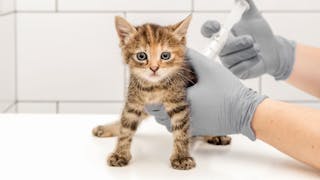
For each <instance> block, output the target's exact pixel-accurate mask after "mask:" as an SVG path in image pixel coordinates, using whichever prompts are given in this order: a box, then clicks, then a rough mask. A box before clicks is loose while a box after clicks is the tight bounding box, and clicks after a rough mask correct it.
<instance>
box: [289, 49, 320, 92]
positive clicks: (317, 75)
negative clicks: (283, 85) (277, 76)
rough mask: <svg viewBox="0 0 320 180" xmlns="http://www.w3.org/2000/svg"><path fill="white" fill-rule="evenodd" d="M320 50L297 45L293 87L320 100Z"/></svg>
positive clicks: (291, 78) (291, 80) (291, 76)
mask: <svg viewBox="0 0 320 180" xmlns="http://www.w3.org/2000/svg"><path fill="white" fill-rule="evenodd" d="M319 68H320V48H315V47H310V46H305V45H302V44H297V47H296V58H295V64H294V66H293V70H292V73H291V75H290V77H289V79H288V80H287V82H288V83H290V84H291V85H293V86H295V87H297V88H299V89H301V90H303V91H305V92H308V93H310V94H312V95H314V96H316V97H319V98H320V70H319Z"/></svg>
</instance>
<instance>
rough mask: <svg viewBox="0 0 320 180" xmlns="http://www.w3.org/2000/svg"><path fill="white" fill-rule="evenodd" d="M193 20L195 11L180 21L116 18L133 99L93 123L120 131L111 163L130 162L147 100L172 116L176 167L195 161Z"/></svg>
mask: <svg viewBox="0 0 320 180" xmlns="http://www.w3.org/2000/svg"><path fill="white" fill-rule="evenodd" d="M190 21H191V15H190V16H188V17H187V18H186V19H184V20H183V21H181V22H179V23H177V24H175V25H169V26H159V25H156V24H149V23H147V24H143V25H141V26H136V27H134V26H132V25H131V24H130V23H129V22H127V21H126V20H125V19H123V18H122V17H119V16H117V17H116V18H115V25H116V29H117V33H118V36H119V38H120V47H121V49H122V55H123V58H124V60H125V63H126V64H128V66H129V69H130V82H129V87H128V94H127V100H126V103H125V107H124V109H123V112H122V115H121V119H120V121H118V122H115V123H113V124H109V125H105V126H98V127H96V128H95V129H93V134H94V135H95V136H98V137H111V136H118V143H117V146H116V149H115V151H114V152H113V153H112V154H111V155H110V156H109V158H108V164H109V165H110V166H125V165H127V164H128V162H129V160H130V159H131V153H130V145H131V141H132V137H133V135H134V133H135V132H136V130H137V127H138V125H139V123H140V122H141V121H142V120H143V119H146V118H147V117H148V114H147V112H146V111H145V110H144V107H145V105H147V104H159V103H160V104H163V105H164V107H165V109H166V111H167V113H168V115H169V116H170V118H171V124H172V134H173V138H174V143H173V152H172V155H171V158H170V161H171V165H172V167H173V168H175V169H184V170H185V169H191V168H193V167H195V165H196V164H195V161H194V159H193V158H192V157H191V156H190V154H189V140H190V135H189V134H188V131H189V126H190V125H189V123H190V122H189V118H190V117H189V116H190V107H189V104H188V102H187V98H186V88H187V87H188V85H190V83H192V82H193V81H195V80H196V76H195V74H194V73H193V71H192V69H191V68H190V66H189V65H188V63H187V61H186V60H185V55H184V54H185V51H186V33H187V30H188V26H189V23H190ZM193 83H194V82H193ZM205 139H206V140H207V142H209V143H212V144H221V145H225V144H229V143H230V141H231V138H230V137H228V136H219V137H206V138H205Z"/></svg>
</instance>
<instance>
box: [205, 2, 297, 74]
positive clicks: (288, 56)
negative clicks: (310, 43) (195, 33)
mask: <svg viewBox="0 0 320 180" xmlns="http://www.w3.org/2000/svg"><path fill="white" fill-rule="evenodd" d="M247 1H248V3H249V4H250V9H249V10H248V11H247V12H245V13H244V15H243V16H242V19H241V21H240V22H239V23H237V24H236V25H235V26H234V27H233V29H232V33H233V35H234V36H236V37H234V38H229V39H228V42H227V43H226V45H225V47H224V48H223V50H222V51H221V53H220V59H221V61H222V63H223V65H224V66H226V67H227V68H229V69H230V70H231V71H232V72H233V73H234V74H235V75H236V76H238V77H239V78H241V79H249V78H254V77H258V76H261V75H262V74H265V73H268V74H270V75H271V76H273V77H274V78H275V79H276V80H285V79H287V78H288V77H289V76H290V74H291V71H292V68H293V65H294V59H295V46H296V44H295V43H294V42H293V41H289V40H287V39H285V38H282V37H280V36H275V35H274V34H273V32H272V30H271V28H270V26H269V24H268V23H267V21H266V20H265V19H264V18H263V17H262V15H261V13H260V12H259V11H258V9H257V8H256V6H255V4H254V3H253V1H252V0H247ZM284 23H285V22H284ZM217 24H218V25H217ZM219 29H220V25H219V23H217V22H216V21H207V22H206V23H204V24H203V26H202V28H201V33H202V35H203V36H205V37H211V36H212V35H213V34H214V33H216V32H217V31H219Z"/></svg>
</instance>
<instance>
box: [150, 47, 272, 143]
mask: <svg viewBox="0 0 320 180" xmlns="http://www.w3.org/2000/svg"><path fill="white" fill-rule="evenodd" d="M186 57H187V59H188V60H189V61H190V63H191V65H192V66H193V68H194V69H195V72H196V74H197V76H198V82H197V84H195V85H194V86H192V87H190V88H188V90H187V91H188V100H189V102H190V105H191V124H190V128H191V134H192V135H193V136H205V135H207V136H218V135H228V134H237V133H242V134H243V135H245V136H247V137H248V138H249V139H251V140H255V134H254V132H253V131H252V129H251V121H252V117H253V115H254V113H255V110H256V107H257V106H258V105H259V104H260V103H261V102H262V101H263V100H264V99H265V98H266V96H262V95H259V94H258V93H257V92H255V91H253V90H251V89H249V88H247V87H245V86H244V85H243V84H242V83H241V82H240V80H239V79H238V78H237V77H236V76H234V75H233V74H232V73H231V72H230V71H229V70H228V69H226V68H225V67H224V66H222V65H220V64H218V63H216V62H214V61H213V60H211V59H208V58H206V57H205V56H203V55H202V54H200V53H198V52H196V51H194V50H191V49H188V51H187V53H186ZM145 109H146V110H147V111H148V113H150V114H151V115H154V116H155V118H156V120H157V122H159V123H160V124H163V125H165V126H166V127H167V129H168V130H171V123H170V118H169V116H168V115H167V113H166V111H165V110H164V107H163V106H162V105H151V106H146V107H145Z"/></svg>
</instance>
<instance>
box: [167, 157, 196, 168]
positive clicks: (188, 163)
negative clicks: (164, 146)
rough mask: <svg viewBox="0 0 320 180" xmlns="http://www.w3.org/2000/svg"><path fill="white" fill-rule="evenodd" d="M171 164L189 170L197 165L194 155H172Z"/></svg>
mask: <svg viewBox="0 0 320 180" xmlns="http://www.w3.org/2000/svg"><path fill="white" fill-rule="evenodd" d="M171 166H172V167H173V168H174V169H179V170H189V169H192V168H194V167H196V162H195V161H194V159H193V158H192V157H172V158H171Z"/></svg>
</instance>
